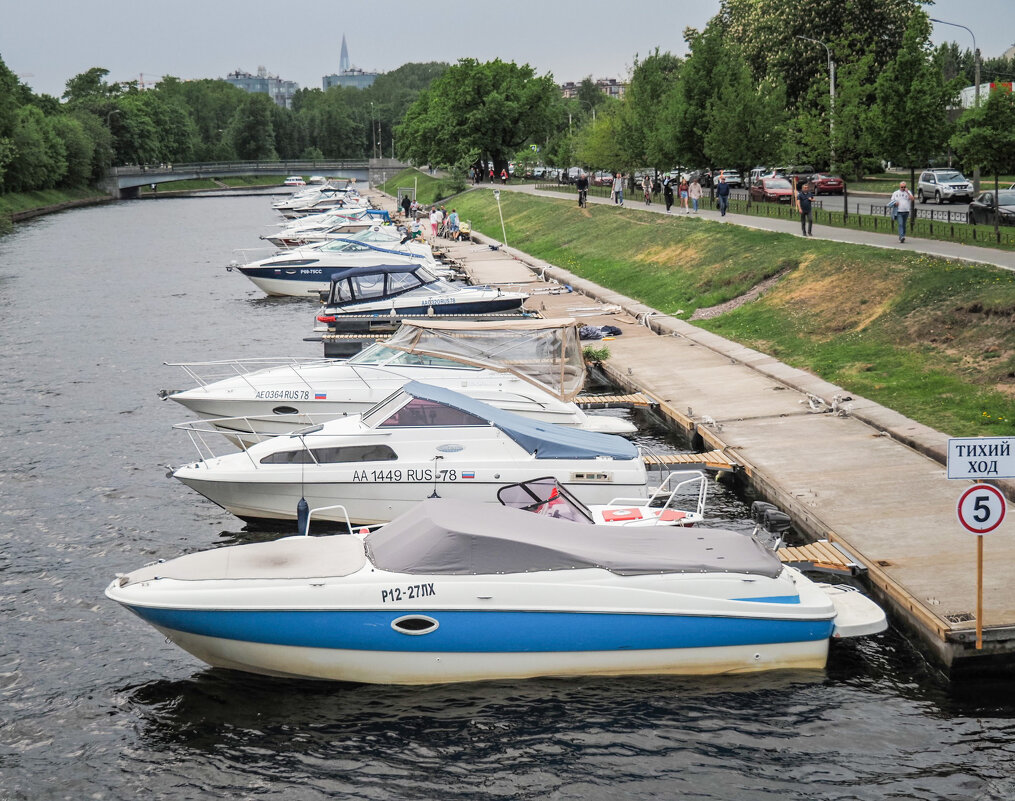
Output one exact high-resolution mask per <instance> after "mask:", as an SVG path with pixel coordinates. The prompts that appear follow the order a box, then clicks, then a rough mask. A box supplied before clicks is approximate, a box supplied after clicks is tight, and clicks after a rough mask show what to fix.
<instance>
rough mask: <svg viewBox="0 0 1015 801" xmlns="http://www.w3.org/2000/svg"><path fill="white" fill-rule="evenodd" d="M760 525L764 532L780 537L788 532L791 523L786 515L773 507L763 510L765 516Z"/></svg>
mask: <svg viewBox="0 0 1015 801" xmlns="http://www.w3.org/2000/svg"><path fill="white" fill-rule="evenodd" d="M761 524H762V525H763V526H764V527H765V530H766V531H770V532H772V533H773V534H778V535H779V536H780V537H781V536H782V535H783V534H785V533H786V532H787V531H789V528H790V526H791V525H792V521H791V520H790V518H789V515H788V514H786V513H785V512H783V511H782V510H781V509H776V508H775V507H774V506H773V507H772V508H771V509H766V510H765V515H764V517H763V518H762V521H761Z"/></svg>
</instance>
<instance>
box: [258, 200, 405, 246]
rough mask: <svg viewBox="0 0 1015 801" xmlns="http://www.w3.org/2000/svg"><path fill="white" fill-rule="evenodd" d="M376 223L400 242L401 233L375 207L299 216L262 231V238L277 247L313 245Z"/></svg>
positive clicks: (363, 229)
mask: <svg viewBox="0 0 1015 801" xmlns="http://www.w3.org/2000/svg"><path fill="white" fill-rule="evenodd" d="M376 225H384V226H386V227H390V228H391V237H390V238H391V239H392V240H394V241H401V240H402V239H403V238H404V235H403V234H402V232H401V231H400V230H399V229H398V228H396V227H395V226H394V225H393V223H392V221H391V217H390V216H389V215H388V213H387V212H386V211H381V210H377V209H349V210H345V209H343V210H342V211H336V212H328V213H325V214H313V215H309V216H307V217H300V218H298V219H296V220H293V221H291V222H290V223H289V224H287V225H283V226H281V228H280V229H279V230H278V231H275V232H272V233H270V234H262V235H261V239H264V240H266V241H268V242H271V244H273V245H275V246H276V247H279V248H283V249H287V250H288V249H291V248H298V247H305V246H307V245H315V244H318V243H321V242H327V241H329V240H332V239H337V238H338V237H339V236H350V235H353V234H358V233H360V232H361V231H366V230H369V229H371V228H373V227H374V226H376Z"/></svg>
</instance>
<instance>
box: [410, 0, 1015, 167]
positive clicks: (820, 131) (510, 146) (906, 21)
mask: <svg viewBox="0 0 1015 801" xmlns="http://www.w3.org/2000/svg"><path fill="white" fill-rule="evenodd" d="M930 34H931V21H930V19H929V17H928V15H927V13H926V12H925V11H924V10H923V4H922V3H921V2H920V0H878V2H872V0H811V1H810V2H806V3H804V2H798V1H797V0H722V3H721V5H720V11H719V13H718V14H717V15H716V16H715V17H713V18H712V19H711V20H710V21H709V23H708V24H707V25H706V26H705V28H704V29H703V30H700V31H699V30H696V29H693V28H687V29H686V30H685V31H684V39H685V41H686V43H687V46H688V54H687V56H686V57H683V58H680V57H677V56H675V55H673V54H671V53H669V52H660V50H659V49H658V48H656V49H655V50H654V51H653V52H651V53H645V54H639V56H638V57H636V58H635V61H634V66H633V69H632V71H631V75H630V81H629V84H628V86H627V91H626V93H625V95H624V97H623V98H622V99H620V100H614V99H611V98H608V97H606V96H605V95H604V94H603V93H602V92H600V91H599V90H598V88H597V87H596V86H595V84H594V83H593V82H592V80H591V79H590V78H586V79H585V80H584V81H583V82H582V84H581V86H580V88H579V91H578V96H577V97H576V98H568V99H565V98H562V97H561V96H560V93H559V91H557V89H556V87H555V85H554V82H553V80H552V78H551V77H550V76H537V75H535V74H534V72H533V70H532V69H531V67H529V66H528V65H525V66H522V67H519V66H517V65H515V64H505V63H503V62H500V61H493V62H488V63H485V64H481V63H478V62H476V61H474V60H472V59H463V60H461V61H459V62H458V64H456V65H453V66H452V67H451V68H450V69H449V70H448V71H447V72H445V73H444V74H443V75H442V76H441V77H440V78H438V79H437V80H436V81H434V83H433V84H431V86H430V87H429V88H428V89H427V90H425V91H423V92H421V93H420V95H419V96H418V97H417V98H416V101H415V102H414V103H413V104H412V106H410V107H409V109H408V112H407V114H406V116H405V120H404V122H403V123H402V124H401V126H399V127H398V128H396V139H397V141H398V142H399V143H400V144H401V147H402V155H403V156H405V157H408V158H409V159H411V160H413V161H415V162H416V163H430V164H434V163H436V164H439V165H446V166H450V167H452V168H455V169H457V170H458V171H459V172H460V173H461V172H464V171H467V170H468V169H469V168H471V167H473V166H479V167H480V168H481V169H484V171H485V170H486V169H488V168H489V167H490V166H492V167H493V168H494V171H495V172H496V173H499V172H500V170H501V168H502V167H503V166H505V165H506V163H507V162H508V161H509V160H513V161H515V162H517V163H519V164H522V165H525V164H526V163H531V162H535V161H539V162H542V163H545V164H548V165H553V166H557V167H567V166H572V165H582V166H584V167H586V168H589V169H594V170H600V169H601V170H609V171H611V172H616V171H621V172H625V173H631V172H633V171H634V170H637V169H653V168H654V169H657V170H665V171H668V170H670V169H672V168H674V167H679V166H684V167H687V168H701V167H713V168H736V169H739V170H741V171H744V170H749V169H751V168H753V167H755V166H758V165H776V164H789V165H793V164H809V165H813V166H814V167H815V168H816V169H821V170H832V171H836V172H840V173H843V174H845V175H847V176H851V177H859V176H862V175H864V174H866V173H869V172H871V171H881V170H882V169H883V167H884V165H885V164H886V163H891V164H893V165H895V166H902V167H909V168H910V169H911V170H914V171H915V170H916V169H920V168H923V167H925V166H928V165H931V164H938V165H944V164H950V163H951V161H952V160H953V159H954V160H955V161H956V163H958V164H959V165H962V166H966V167H967V168H971V167H973V166H979V167H982V168H985V169H987V162H986V159H987V153H986V150H988V149H991V150H992V151H993V152H994V156H991V159H992V165H993V166H992V167H991V169H993V167H998V166H999V165H1000V164H1001V163H1003V162H1004V158H1003V157H1001V156H1000V155H999V154H1003V153H1005V152H1007V154H1008V156H1009V157H1010V158H1015V148H1012V147H1011V137H1012V135H1013V133H1012V132H1015V124H1011V125H1009V127H1008V130H1007V132H1006V131H1005V127H1004V120H1007V119H1009V117H1007V116H1006V114H1008V113H1010V112H1009V110H1006V109H1007V107H1010V106H1011V99H1010V93H1004V92H998V93H991V96H989V97H988V96H986V95H985V96H984V98H983V101H984V106H986V105H987V104H988V103H990V104H993V106H996V108H995V109H994V111H993V112H991V113H987V112H986V111H985V109H980V110H978V111H975V112H974V111H973V110H969V111H968V112H966V113H965V114H963V115H961V116H960V115H959V113H958V112H957V111H956V109H955V106H956V103H957V99H958V95H959V91H960V89H962V88H963V87H965V86H968V85H969V84H971V83H972V82H973V72H974V61H973V55H972V53H971V52H970V51H962V50H960V49H959V48H958V46H957V45H955V44H945V45H941V46H939V47H938V48H933V47H932V45H931V43H930ZM826 48H827V49H826ZM830 61H834V63H835V85H834V97H833V92H832V91H831V84H830V81H831V68H830V64H829V62H830ZM981 76H982V81H983V82H987V81H991V80H995V79H996V80H999V81H1011V80H1012V78H1013V76H1015V63H1013V61H1010V60H1005V59H990V60H986V61H984V62H983V64H982V65H981ZM995 94H996V95H998V96H997V97H996V98H995V97H994V96H993V95H995ZM1006 94H1007V96H1008V99H1007V100H1006V99H1005V96H1006ZM989 121H992V122H990V124H991V128H990V131H991V133H989V134H985V135H983V136H980V137H979V138H976V137H972V136H971V132H973V131H975V130H981V131H982V129H983V126H984V125H985V124H987V123H988V122H989ZM998 126H1000V127H998ZM974 140H975V141H976V142H977V143H978V144H977V147H976V148H973V147H972V143H973V141H974ZM1005 143H1007V144H1005ZM995 156H996V158H995ZM1000 168H1001V169H1002V171H1004V170H1007V169H1011V168H1015V165H1012V167H1000Z"/></svg>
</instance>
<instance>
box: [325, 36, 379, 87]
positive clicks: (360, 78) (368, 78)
mask: <svg viewBox="0 0 1015 801" xmlns="http://www.w3.org/2000/svg"><path fill="white" fill-rule="evenodd" d="M376 77H377V73H376V72H366V71H364V70H361V69H360V68H359V67H353V66H351V65H350V64H349V48H348V46H347V45H346V43H345V34H344V33H343V34H342V50H341V51H340V53H339V56H338V72H337V73H335V74H332V75H325V76H324V77H323V78H322V79H321V83H322V84H323V85H324V88H325V89H329V88H330V87H332V86H348V87H352V88H353V89H366V88H367V87H368V86H370V85H371V84H372V83H373V82H374V79H375V78H376Z"/></svg>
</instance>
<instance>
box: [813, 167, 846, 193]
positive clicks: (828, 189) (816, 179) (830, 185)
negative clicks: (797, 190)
mask: <svg viewBox="0 0 1015 801" xmlns="http://www.w3.org/2000/svg"><path fill="white" fill-rule="evenodd" d="M809 180H810V183H811V191H812V192H813V193H814V194H815V195H841V194H843V193H844V192H845V191H846V182H845V181H843V180H842V179H841V178H840V177H838V176H837V175H828V174H827V173H823V172H818V173H815V174H814V175H812V176H811V177H810V179H809Z"/></svg>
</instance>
